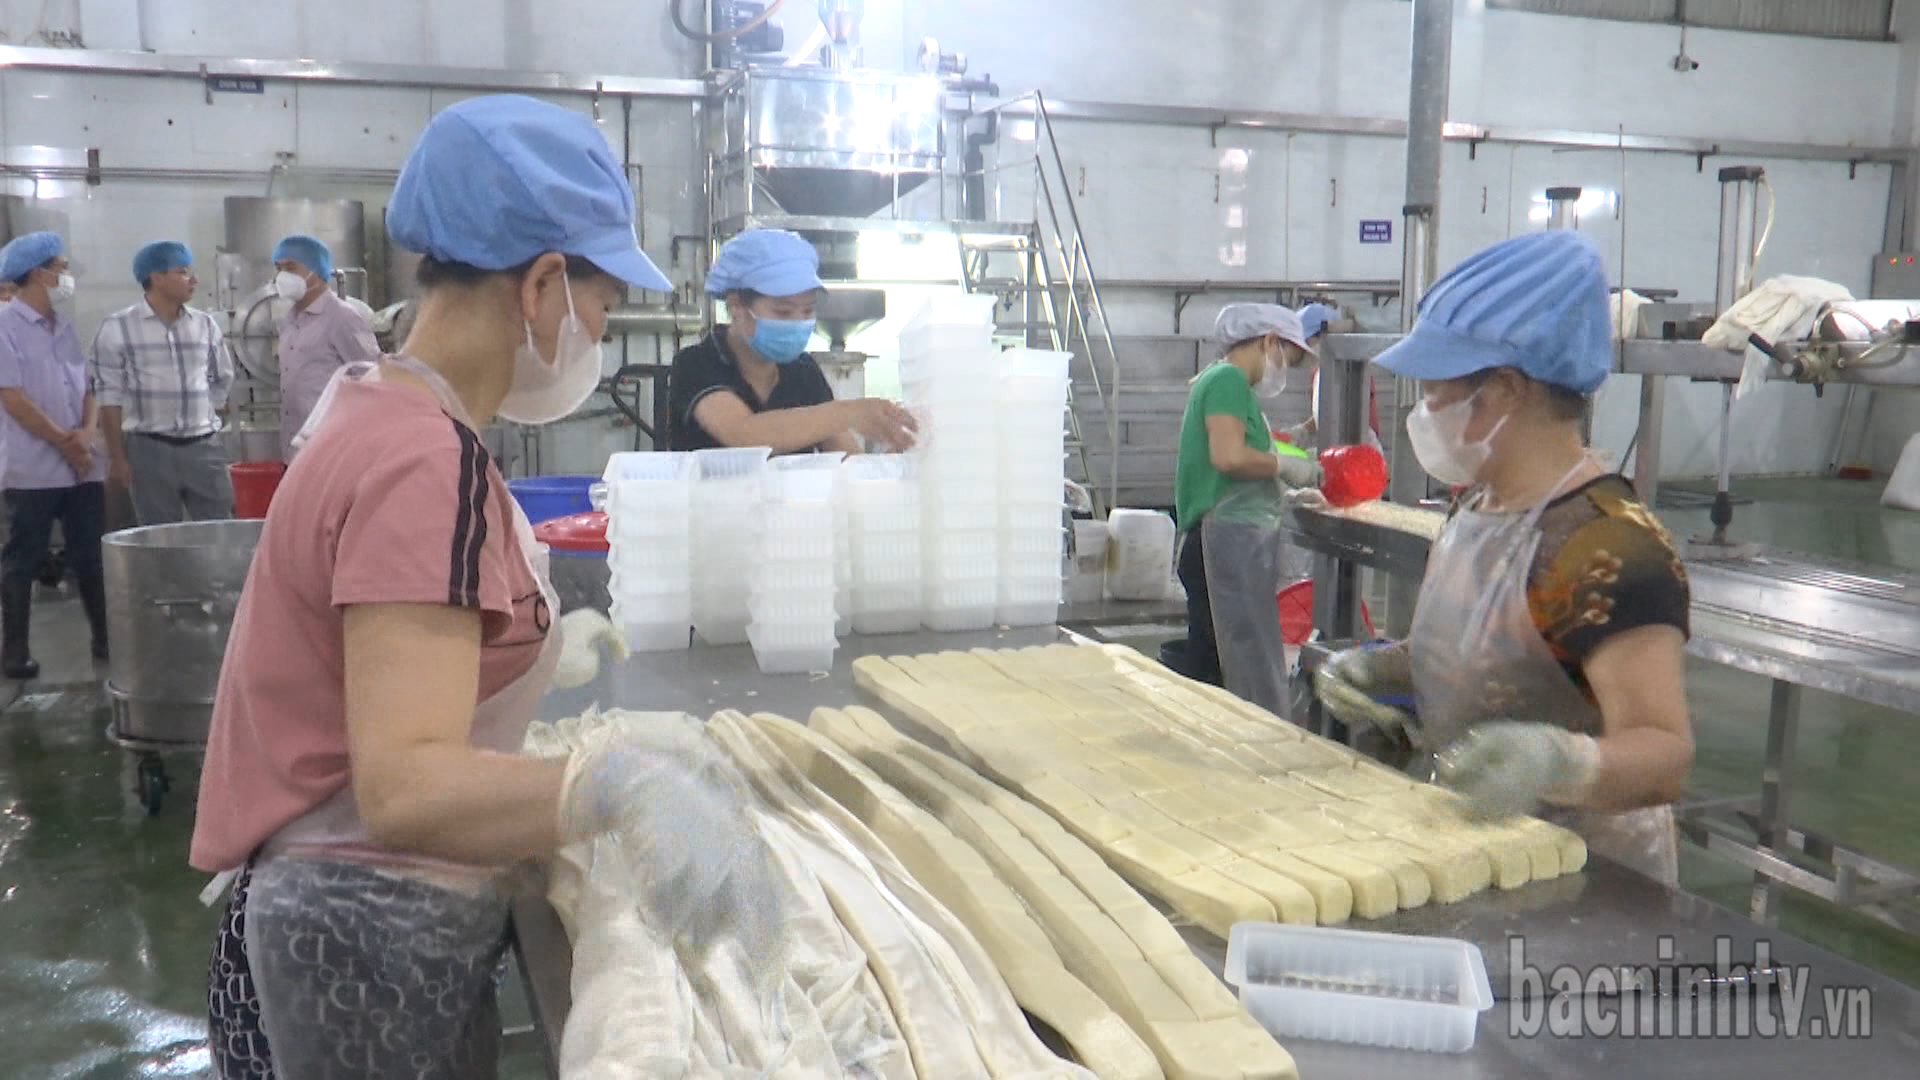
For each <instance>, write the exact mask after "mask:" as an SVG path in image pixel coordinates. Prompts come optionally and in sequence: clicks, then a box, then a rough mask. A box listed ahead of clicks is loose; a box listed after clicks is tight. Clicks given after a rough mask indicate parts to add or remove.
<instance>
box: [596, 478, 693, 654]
mask: <svg viewBox="0 0 1920 1080" xmlns="http://www.w3.org/2000/svg"><path fill="white" fill-rule="evenodd" d="M605 481H606V485H607V494H606V498H607V503H606V508H607V545H608V549H609V550H608V552H607V565H608V580H607V592H608V594H609V596H610V597H611V598H612V601H613V611H612V612H611V615H612V618H613V621H614V625H616V626H618V627H619V628H620V632H621V634H622V635H623V636H624V637H625V638H626V641H627V647H628V648H630V649H634V650H636V651H641V652H657V651H661V650H666V649H684V648H686V647H687V642H688V633H687V630H688V627H690V626H691V625H692V624H693V584H692V578H691V574H690V571H691V569H692V554H693V542H692V536H691V528H692V494H693V460H692V456H691V455H688V454H664V453H663V454H652V453H648V454H615V455H613V456H612V457H611V458H608V459H607V471H606V474H605Z"/></svg>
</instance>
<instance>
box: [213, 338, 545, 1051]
mask: <svg viewBox="0 0 1920 1080" xmlns="http://www.w3.org/2000/svg"><path fill="white" fill-rule="evenodd" d="M389 362H390V363H393V364H394V365H395V366H396V367H399V368H401V369H403V370H405V371H408V372H409V373H411V374H414V375H415V376H417V377H419V378H420V379H421V380H423V381H424V382H426V383H427V384H428V385H429V386H430V387H432V388H433V390H434V392H435V394H436V395H437V396H438V397H439V399H440V402H441V405H442V406H443V407H444V408H445V409H446V410H447V411H448V413H449V414H451V415H452V416H453V417H455V418H456V419H457V420H459V421H460V422H462V423H466V422H467V420H466V411H465V409H464V407H463V406H462V405H461V404H460V402H459V399H458V398H457V397H455V396H454V394H453V392H452V389H451V388H450V387H448V386H447V384H446V382H445V380H444V379H442V378H441V377H440V376H439V375H438V374H437V373H436V372H434V371H432V370H431V369H429V368H427V367H426V366H425V365H423V364H420V363H419V362H418V361H416V360H413V359H411V358H410V357H395V358H389ZM378 377H379V374H378V370H377V369H376V368H375V366H374V365H371V364H356V365H350V366H348V367H346V368H343V369H341V371H340V372H338V373H336V375H335V376H334V379H333V380H332V381H331V382H329V384H328V386H327V389H326V391H325V392H324V393H323V394H322V395H321V399H320V401H319V403H318V404H317V405H316V406H315V408H314V411H313V413H312V414H311V415H310V416H309V417H308V419H307V422H306V424H305V425H304V426H303V427H302V428H301V430H300V433H299V435H298V436H296V438H295V445H296V446H299V445H302V444H304V443H305V441H306V440H307V439H308V438H309V437H311V435H312V433H313V431H314V430H315V429H317V428H318V426H319V425H320V423H321V422H322V421H323V419H324V417H325V415H326V413H327V411H328V409H329V407H330V406H331V404H332V399H333V395H334V391H335V389H336V388H337V386H338V383H339V380H340V379H341V378H378ZM469 426H471V424H469ZM513 528H514V535H515V536H516V537H517V538H518V540H519V543H520V550H521V552H522V553H523V554H524V555H525V557H526V559H527V562H528V565H529V567H530V568H531V569H532V570H533V572H534V577H535V579H536V580H537V581H538V582H539V585H540V593H541V595H542V597H544V598H545V601H546V605H547V609H548V611H550V612H557V611H558V610H559V604H558V598H557V597H556V595H555V594H554V589H553V585H552V583H551V582H550V581H549V580H548V575H547V572H546V568H545V566H544V565H543V563H544V559H543V558H542V551H541V549H540V547H539V545H538V544H537V542H536V541H535V539H534V536H533V528H532V526H531V525H530V524H529V523H528V521H527V518H526V515H525V514H524V513H522V512H521V510H520V508H519V506H518V505H514V508H513ZM560 637H561V635H560V627H559V624H558V620H557V619H555V621H554V622H553V623H552V624H551V625H550V627H549V628H548V631H547V635H546V639H545V641H544V642H543V644H542V646H541V649H540V654H539V656H538V657H537V658H536V659H535V660H534V663H533V665H532V666H531V667H530V668H528V670H527V671H526V672H525V673H524V674H522V675H521V676H520V677H519V678H517V679H515V680H514V681H513V682H511V683H509V684H507V685H506V686H505V687H503V688H501V689H500V691H498V692H497V693H495V694H494V695H493V696H491V697H489V698H487V699H485V700H484V701H481V702H480V703H479V704H478V705H477V706H476V707H475V709H474V716H473V731H472V736H471V741H472V744H473V745H474V746H475V747H479V748H482V749H487V750H493V751H498V752H501V753H514V752H517V751H518V750H519V749H520V748H521V745H522V742H523V741H524V739H525V736H526V729H527V726H528V724H529V723H531V722H532V720H533V719H534V717H535V716H536V715H537V713H538V711H539V708H540V701H541V698H542V697H543V696H544V695H545V694H546V691H547V688H548V685H549V683H550V682H551V680H552V678H553V672H554V668H555V666H556V665H557V664H558V663H559V659H560ZM367 843H369V839H368V834H367V831H366V826H365V823H364V822H363V821H362V820H361V818H360V815H359V811H358V808H357V806H356V805H355V803H354V800H353V792H352V788H351V787H348V788H347V789H345V790H342V791H341V792H340V793H339V794H337V795H335V796H334V797H333V798H332V799H330V800H328V801H327V802H326V803H323V804H322V805H320V806H319V807H316V808H315V809H314V810H312V811H310V812H309V813H307V814H306V815H304V816H302V817H300V818H298V819H296V820H294V821H293V822H292V823H290V824H289V825H287V826H286V827H285V828H283V829H282V830H280V831H279V832H278V833H276V834H275V835H274V836H273V837H272V838H271V839H270V840H268V841H267V843H266V844H265V845H264V846H263V848H262V849H261V851H260V853H259V854H257V855H256V856H255V857H254V861H253V864H252V867H251V870H250V881H249V895H248V897H247V900H246V906H245V920H246V923H245V925H246V930H245V938H246V949H247V955H248V960H249V962H250V964H251V966H252V969H253V978H254V981H255V985H256V987H257V991H258V994H259V1002H260V1007H259V1014H260V1020H261V1026H262V1028H263V1029H264V1033H265V1035H266V1041H267V1044H268V1047H269V1049H270V1050H271V1052H272V1056H273V1061H274V1066H275V1069H276V1071H278V1072H279V1073H280V1074H281V1075H287V1076H333V1075H343V1076H345V1075H409V1076H410V1075H414V1074H415V1072H416V1071H417V1069H418V1066H419V1062H420V1061H421V1060H423V1057H422V1055H424V1060H432V1061H435V1062H439V1063H444V1064H442V1066H441V1067H443V1068H451V1069H453V1070H454V1071H453V1072H449V1073H448V1074H447V1075H450V1076H451V1075H460V1076H467V1075H473V1076H483V1075H484V1076H491V1075H492V1074H493V1067H492V1059H493V1056H494V1055H493V1053H492V1049H493V1048H494V1047H495V1045H496V1044H497V1040H498V1036H499V1030H500V1025H499V1017H498V1012H497V1009H496V1007H495V1005H494V1000H493V989H492V987H493V976H494V972H495V969H496V968H497V965H498V960H499V958H500V956H501V954H502V952H503V950H504V948H505V931H506V915H507V900H508V897H507V889H506V888H505V887H504V881H503V879H504V878H505V876H506V872H507V870H508V868H506V867H502V868H499V869H498V870H487V869H484V868H462V867H453V866H446V867H444V868H442V867H439V866H436V865H434V864H431V863H420V864H418V865H414V864H411V863H398V864H396V865H391V866H389V865H383V864H379V863H376V862H373V861H368V862H364V863H362V862H360V861H358V860H355V859H354V858H353V857H352V855H351V853H350V852H345V853H340V854H335V853H332V852H330V851H329V850H328V849H330V848H337V847H339V846H340V845H365V844H367ZM399 1000H406V1001H408V1003H409V1007H406V1008H401V1009H395V1008H388V1007H385V1005H384V1004H381V1003H383V1002H385V1003H391V1002H394V1001H399ZM342 1055H348V1056H350V1057H352V1060H353V1062H354V1068H356V1069H358V1070H359V1071H357V1072H356V1071H354V1070H353V1069H345V1068H343V1060H342ZM383 1070H385V1071H383ZM421 1075H426V1074H425V1073H422V1074H421Z"/></svg>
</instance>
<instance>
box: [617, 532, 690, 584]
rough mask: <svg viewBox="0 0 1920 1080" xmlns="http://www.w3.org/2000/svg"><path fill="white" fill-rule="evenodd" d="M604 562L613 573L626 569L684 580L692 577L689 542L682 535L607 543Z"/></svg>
mask: <svg viewBox="0 0 1920 1080" xmlns="http://www.w3.org/2000/svg"><path fill="white" fill-rule="evenodd" d="M607 547H608V551H607V564H608V565H609V566H610V567H612V568H613V571H614V572H615V573H619V572H620V571H622V570H630V571H633V572H634V573H636V574H655V575H658V576H660V577H662V578H670V579H677V580H679V581H681V582H685V581H687V580H688V579H689V578H690V577H691V576H692V566H693V544H692V542H691V541H690V540H689V539H688V538H687V536H686V535H685V534H682V535H680V536H677V537H670V538H665V539H659V540H654V541H651V542H647V541H638V540H633V541H629V540H624V539H622V540H612V541H609V542H608V545H607Z"/></svg>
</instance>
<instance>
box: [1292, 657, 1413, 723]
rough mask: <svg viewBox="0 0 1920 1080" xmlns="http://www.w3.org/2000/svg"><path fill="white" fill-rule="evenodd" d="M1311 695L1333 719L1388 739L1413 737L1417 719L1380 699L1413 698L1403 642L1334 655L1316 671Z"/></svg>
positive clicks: (1411, 678)
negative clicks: (1375, 730) (1380, 733)
mask: <svg viewBox="0 0 1920 1080" xmlns="http://www.w3.org/2000/svg"><path fill="white" fill-rule="evenodd" d="M1313 692H1314V694H1315V695H1316V696H1318V697H1319V698H1320V704H1321V706H1322V707H1324V708H1325V709H1326V710H1327V713H1328V714H1329V715H1331V716H1332V717H1333V718H1334V719H1336V720H1339V721H1340V722H1341V723H1343V724H1346V725H1348V726H1349V727H1356V726H1360V725H1367V726H1371V727H1376V728H1379V729H1380V730H1381V731H1383V732H1386V733H1387V734H1389V735H1399V734H1404V735H1406V736H1407V737H1408V739H1409V740H1411V739H1412V733H1413V726H1414V724H1413V715H1412V714H1411V713H1409V712H1407V711H1406V710H1405V709H1402V708H1398V707H1396V706H1394V705H1390V704H1383V703H1382V702H1381V701H1379V700H1378V699H1380V698H1383V697H1384V698H1395V699H1399V700H1403V701H1407V702H1411V701H1412V700H1413V671H1412V667H1411V665H1410V664H1409V662H1408V659H1407V646H1406V644H1405V643H1404V642H1402V643H1398V644H1393V645H1362V646H1360V647H1358V648H1354V649H1346V650H1343V651H1341V652H1337V653H1334V654H1333V655H1332V656H1330V657H1328V658H1327V662H1326V663H1324V664H1321V665H1320V666H1319V667H1317V668H1315V669H1314V671H1313Z"/></svg>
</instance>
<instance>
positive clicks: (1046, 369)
mask: <svg viewBox="0 0 1920 1080" xmlns="http://www.w3.org/2000/svg"><path fill="white" fill-rule="evenodd" d="M994 361H995V367H996V368H997V369H998V372H999V374H1000V376H1001V377H1002V378H1003V379H1008V378H1013V379H1019V378H1030V379H1046V380H1051V381H1053V382H1057V383H1060V384H1061V385H1065V384H1066V381H1067V378H1068V376H1069V374H1070V373H1071V372H1072V365H1073V354H1072V353H1069V352H1051V351H1049V350H1046V349H1029V348H1024V347H1022V348H1012V349H1008V350H1006V351H1005V352H1003V353H1001V354H1000V355H999V356H996V357H994Z"/></svg>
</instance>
